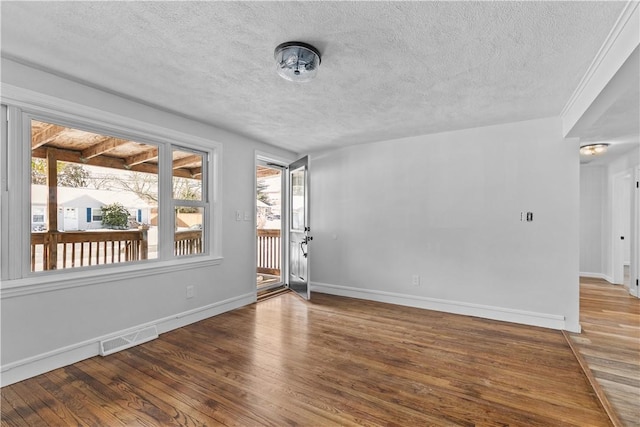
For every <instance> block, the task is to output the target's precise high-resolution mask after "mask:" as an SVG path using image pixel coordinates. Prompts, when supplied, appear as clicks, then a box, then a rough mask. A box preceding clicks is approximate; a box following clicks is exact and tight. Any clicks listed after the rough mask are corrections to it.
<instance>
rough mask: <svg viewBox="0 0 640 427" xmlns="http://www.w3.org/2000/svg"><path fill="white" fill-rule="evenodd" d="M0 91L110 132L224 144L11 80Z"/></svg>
mask: <svg viewBox="0 0 640 427" xmlns="http://www.w3.org/2000/svg"><path fill="white" fill-rule="evenodd" d="M0 93H2V97H1V98H0V102H2V103H3V104H8V105H11V106H14V107H19V108H23V109H26V110H28V111H29V112H30V113H35V114H37V115H43V116H48V115H53V116H55V117H56V118H60V119H64V120H68V121H70V122H78V121H80V120H82V121H83V122H85V123H86V124H87V125H89V124H91V125H95V126H97V127H99V129H100V130H102V131H104V130H107V131H109V132H114V133H116V135H114V136H118V134H121V133H122V129H123V128H124V129H125V130H126V133H127V134H128V135H129V137H131V136H135V137H140V138H142V139H148V138H149V137H151V138H152V141H158V142H164V143H169V144H172V145H178V146H180V145H183V146H185V147H193V148H196V149H200V150H206V151H212V149H214V148H215V149H221V148H222V144H221V143H220V142H217V141H215V140H211V139H205V138H202V137H199V136H195V135H191V134H186V133H183V132H180V131H176V130H174V129H170V128H165V127H162V126H158V125H156V124H153V123H149V122H145V121H141V120H137V119H133V118H131V117H127V116H121V115H118V114H114V113H110V112H108V111H104V110H100V109H97V108H94V107H89V106H86V105H83V104H79V103H75V102H72V101H68V100H65V99H61V98H57V97H54V96H50V95H45V94H42V93H39V92H35V91H32V90H29V89H24V88H21V87H19V86H14V85H11V84H8V83H1V84H0ZM63 124H64V123H63ZM137 134H139V135H137ZM142 142H144V141H142ZM185 144H186V145H185Z"/></svg>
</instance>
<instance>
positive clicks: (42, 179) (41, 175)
mask: <svg viewBox="0 0 640 427" xmlns="http://www.w3.org/2000/svg"><path fill="white" fill-rule="evenodd" d="M46 183H47V161H46V160H43V159H38V158H35V157H32V158H31V184H40V185H44V184H46Z"/></svg>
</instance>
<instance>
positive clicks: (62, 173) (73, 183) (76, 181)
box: [58, 162, 91, 188]
mask: <svg viewBox="0 0 640 427" xmlns="http://www.w3.org/2000/svg"><path fill="white" fill-rule="evenodd" d="M90 177H91V174H90V173H89V172H88V171H87V170H86V169H85V168H83V167H82V165H79V164H77V163H65V162H58V186H59V187H74V188H83V187H87V181H88V180H89V178H90Z"/></svg>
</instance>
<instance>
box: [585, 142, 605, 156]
mask: <svg viewBox="0 0 640 427" xmlns="http://www.w3.org/2000/svg"><path fill="white" fill-rule="evenodd" d="M608 146H609V144H589V145H583V146H582V147H580V154H582V155H583V156H597V155H599V154H604V153H606V152H607V147H608Z"/></svg>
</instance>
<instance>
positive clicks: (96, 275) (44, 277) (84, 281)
mask: <svg viewBox="0 0 640 427" xmlns="http://www.w3.org/2000/svg"><path fill="white" fill-rule="evenodd" d="M222 261H223V258H222V257H205V256H194V257H192V258H189V259H188V260H187V259H184V258H181V259H173V260H170V261H153V260H147V261H144V262H138V263H131V264H127V265H122V264H112V265H104V266H101V267H102V268H99V269H95V268H93V269H92V268H90V267H88V268H87V269H86V270H83V271H72V270H57V271H51V272H44V273H43V274H41V275H39V276H32V277H28V278H24V279H16V280H9V281H5V282H3V283H2V287H1V288H0V299H5V298H14V297H21V296H24V295H32V294H39V293H43V292H50V291H57V290H61V289H69V288H76V287H78V286H89V285H98V284H104V283H109V282H119V281H122V280H128V279H135V278H137V277H148V276H151V275H157V274H168V273H171V272H175V271H182V270H193V269H194V268H203V267H209V266H214V265H219V264H221V263H222Z"/></svg>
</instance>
